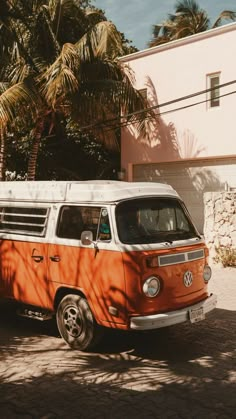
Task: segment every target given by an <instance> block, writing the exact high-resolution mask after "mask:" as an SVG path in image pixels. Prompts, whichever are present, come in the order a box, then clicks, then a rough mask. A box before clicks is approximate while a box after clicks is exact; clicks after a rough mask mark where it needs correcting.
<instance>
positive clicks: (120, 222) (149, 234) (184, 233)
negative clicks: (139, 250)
mask: <svg viewBox="0 0 236 419" xmlns="http://www.w3.org/2000/svg"><path fill="white" fill-rule="evenodd" d="M148 204H149V205H148ZM167 204H168V205H167ZM159 210H164V212H163V213H164V214H165V210H166V211H167V210H168V215H167V214H166V220H168V221H169V226H168V229H167V228H166V229H162V230H158V229H157V228H156V229H152V228H151V229H150V228H149V227H150V226H147V224H148V223H149V221H150V218H153V216H152V215H153V214H154V211H159ZM177 211H178V212H179V217H180V218H181V217H182V224H184V223H185V224H184V225H185V228H184V229H183V228H180V225H179V224H177V223H178V222H179V221H178V220H177ZM145 212H146V214H145ZM171 212H172V218H171ZM132 213H133V215H135V213H136V221H135V223H133V224H135V227H137V226H136V223H137V220H138V218H139V221H138V231H137V230H135V232H134V225H133V226H131V225H130V226H129V223H130V219H129V216H130V215H132ZM138 213H139V214H138ZM148 214H149V218H148ZM141 217H146V220H147V222H144V218H143V219H142V220H141V221H140V219H141ZM173 218H175V220H173ZM115 219H116V227H117V234H118V238H119V241H120V242H121V243H123V244H128V245H139V244H140V245H146V244H149V245H150V244H160V243H169V244H172V242H174V241H183V240H189V239H193V238H196V237H198V238H201V236H200V235H199V233H198V231H197V229H196V227H195V225H194V223H193V221H192V219H191V216H190V214H189V212H188V210H187V208H186V206H185V204H184V202H183V201H182V200H181V199H179V198H178V197H177V198H176V197H170V196H164V195H163V196H149V197H137V198H132V199H129V200H123V201H120V202H119V203H118V204H117V206H116V208H115ZM152 222H153V221H152ZM174 222H175V223H176V228H175V229H174V228H173V229H171V228H170V225H171V223H172V224H174ZM149 224H150V223H149ZM139 227H140V229H139ZM177 227H178V228H177ZM132 228H133V230H132Z"/></svg>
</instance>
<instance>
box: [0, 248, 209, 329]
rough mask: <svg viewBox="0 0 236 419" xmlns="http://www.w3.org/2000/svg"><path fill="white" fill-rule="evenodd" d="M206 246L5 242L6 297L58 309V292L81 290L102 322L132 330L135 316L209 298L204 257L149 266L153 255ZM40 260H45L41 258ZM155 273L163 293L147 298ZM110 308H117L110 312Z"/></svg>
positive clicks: (0, 287) (0, 288)
mask: <svg viewBox="0 0 236 419" xmlns="http://www.w3.org/2000/svg"><path fill="white" fill-rule="evenodd" d="M202 247H203V245H202V244H201V245H199V246H197V245H194V249H193V246H186V247H184V248H183V247H181V248H175V249H173V248H172V249H169V250H168V249H165V250H156V251H150V252H149V251H134V252H119V251H112V250H96V249H94V248H86V247H76V246H67V245H61V244H47V243H41V244H40V243H30V242H21V241H10V240H6V241H3V242H2V244H1V259H0V260H1V266H0V269H1V280H0V292H1V295H2V296H5V297H10V298H14V299H16V300H17V301H20V302H23V303H25V304H31V305H35V306H39V307H42V308H45V309H50V310H53V309H54V299H55V295H56V292H57V290H58V289H60V288H62V287H63V288H69V289H70V288H71V289H72V290H79V291H81V292H82V293H83V294H84V295H85V297H86V298H87V300H88V302H89V304H90V307H91V309H92V311H93V313H94V316H95V318H96V320H97V322H98V323H100V324H103V325H106V326H111V327H118V328H119V327H120V328H127V329H128V328H129V317H130V316H131V315H150V314H156V313H158V312H165V311H169V310H176V309H178V308H181V307H184V306H187V305H191V304H193V303H196V302H198V301H201V300H203V299H204V298H206V297H207V285H206V284H205V282H204V280H203V268H204V265H205V263H206V261H205V259H199V260H195V261H191V262H186V263H181V264H175V265H169V266H163V267H155V268H149V267H148V266H147V258H149V257H150V256H157V255H161V254H162V255H167V254H173V252H176V253H178V252H186V251H191V250H197V249H199V248H202ZM41 259H42V260H41ZM187 270H191V272H192V274H193V278H194V281H193V285H192V286H191V288H186V287H185V286H184V283H183V275H184V273H185V272H186V271H187ZM151 275H156V276H159V277H160V278H161V279H162V290H161V292H160V294H158V295H157V296H156V297H154V298H147V297H146V296H145V295H144V293H143V290H142V286H143V282H144V281H145V279H147V278H148V277H149V276H151ZM109 308H112V309H115V314H114V312H113V315H112V314H110V312H109Z"/></svg>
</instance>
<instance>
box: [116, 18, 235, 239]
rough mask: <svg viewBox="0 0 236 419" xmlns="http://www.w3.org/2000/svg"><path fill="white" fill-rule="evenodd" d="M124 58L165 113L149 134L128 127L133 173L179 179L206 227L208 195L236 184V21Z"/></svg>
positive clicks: (126, 153) (124, 145)
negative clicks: (139, 132) (206, 197)
mask: <svg viewBox="0 0 236 419" xmlns="http://www.w3.org/2000/svg"><path fill="white" fill-rule="evenodd" d="M120 61H121V62H123V63H124V64H126V65H127V64H128V65H129V67H130V68H131V69H132V70H133V72H134V75H135V87H136V88H137V89H139V90H142V92H143V94H146V95H147V100H148V106H150V107H154V111H155V113H156V114H157V116H158V115H159V114H160V116H159V117H157V119H156V121H155V122H153V123H150V124H149V128H148V136H147V138H146V139H143V138H140V136H138V134H137V133H136V132H135V130H134V129H133V127H126V128H124V129H123V131H122V140H121V167H122V169H123V170H124V172H125V178H126V180H129V181H157V182H158V181H161V182H167V183H169V184H171V185H172V186H173V187H174V188H175V189H176V190H177V192H178V193H179V194H180V195H181V196H182V197H183V199H184V201H185V202H186V204H187V207H188V208H189V210H190V212H191V214H192V216H193V218H194V220H195V222H196V224H197V226H198V228H199V230H200V231H201V232H202V231H203V223H204V205H203V193H204V192H207V191H221V190H224V189H225V188H236V127H235V123H234V122H236V23H232V24H229V25H225V26H222V27H219V28H216V29H212V30H209V31H206V32H203V33H200V34H196V35H193V36H190V37H187V38H183V39H180V40H177V41H173V42H169V43H167V44H163V45H160V46H157V47H153V48H149V49H146V50H144V51H139V52H136V53H134V54H131V55H128V56H125V57H122V58H121V59H120ZM207 89H213V90H210V91H207Z"/></svg>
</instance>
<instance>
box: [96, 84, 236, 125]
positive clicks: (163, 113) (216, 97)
mask: <svg viewBox="0 0 236 419" xmlns="http://www.w3.org/2000/svg"><path fill="white" fill-rule="evenodd" d="M235 93H236V90H233V91H231V92H228V93H225V94H222V95H219V96H215V97H214V99H219V98H221V97H226V96H230V95H233V94H235ZM210 101H211V99H205V100H201V101H198V102H194V103H191V104H190V105H186V106H181V107H179V108H175V109H170V110H169V111H165V112H159V113H158V114H156V115H155V116H162V115H166V114H169V113H172V112H177V111H181V110H183V109H187V108H191V107H193V106H197V105H201V104H203V103H207V102H210ZM152 118H153V117H152V116H151V115H147V116H146V117H145V118H144V119H152ZM141 120H142V118H141V117H140V118H139V119H135V120H133V121H127V122H124V123H121V124H119V125H117V127H118V126H119V127H121V128H124V127H126V126H129V125H134V124H135V123H137V122H139V121H141ZM113 129H114V126H113V128H112V126H111V128H109V129H105V130H104V132H107V131H111V130H113Z"/></svg>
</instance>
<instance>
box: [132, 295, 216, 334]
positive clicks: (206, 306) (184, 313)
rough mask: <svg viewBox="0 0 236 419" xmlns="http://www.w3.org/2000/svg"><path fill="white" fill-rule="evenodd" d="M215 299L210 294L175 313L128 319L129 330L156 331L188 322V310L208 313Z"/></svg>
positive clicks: (213, 306)
mask: <svg viewBox="0 0 236 419" xmlns="http://www.w3.org/2000/svg"><path fill="white" fill-rule="evenodd" d="M216 304H217V297H216V295H214V294H211V295H210V296H209V297H208V298H207V299H206V300H203V301H200V303H197V304H193V305H191V306H188V307H185V308H181V309H180V310H176V311H169V312H167V313H160V314H153V315H151V316H137V317H131V318H130V329H136V330H149V329H158V328H160V327H167V326H172V325H174V324H177V323H183V322H186V321H190V316H189V313H190V310H197V309H201V308H202V310H203V313H204V314H206V313H209V312H210V311H211V310H213V309H214V308H215V307H216Z"/></svg>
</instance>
